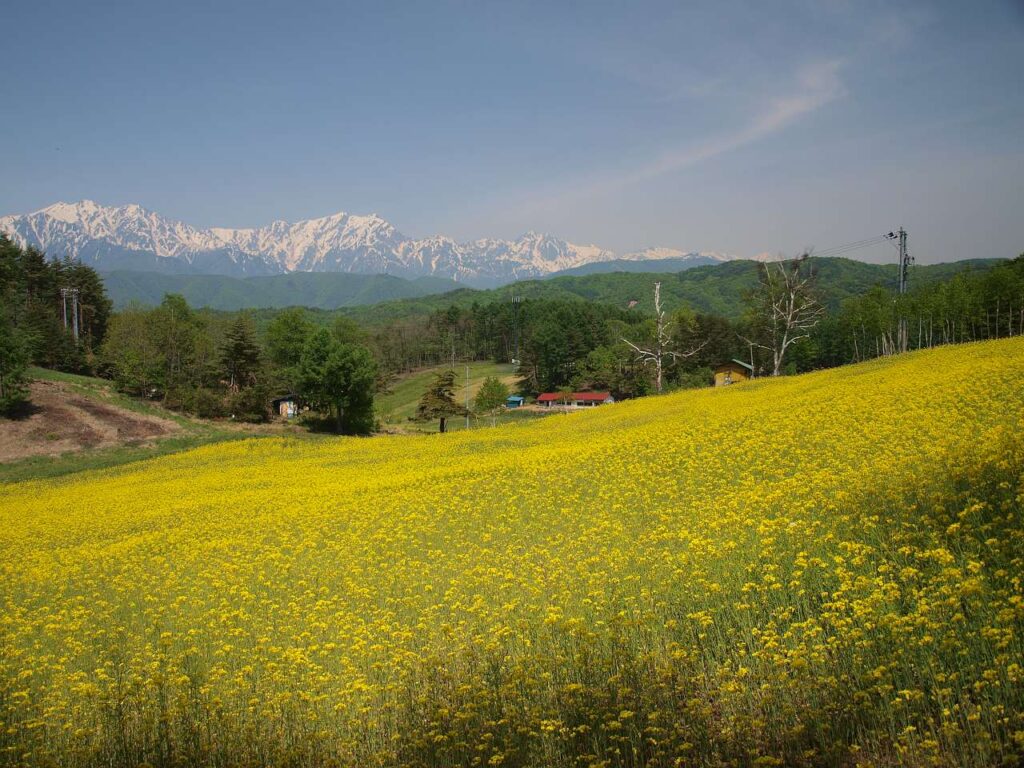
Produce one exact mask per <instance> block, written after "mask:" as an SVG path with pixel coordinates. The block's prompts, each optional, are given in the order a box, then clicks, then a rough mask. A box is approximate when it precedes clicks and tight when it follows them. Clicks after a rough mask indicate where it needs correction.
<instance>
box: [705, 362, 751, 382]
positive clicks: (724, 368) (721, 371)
mask: <svg viewBox="0 0 1024 768" xmlns="http://www.w3.org/2000/svg"><path fill="white" fill-rule="evenodd" d="M752 378H754V369H753V368H751V367H750V365H748V364H747V363H744V362H741V361H739V360H730V361H729V362H727V363H722V364H721V365H719V366H718V367H716V368H715V386H716V387H724V386H727V385H729V384H736V383H738V382H741V381H748V380H750V379H752Z"/></svg>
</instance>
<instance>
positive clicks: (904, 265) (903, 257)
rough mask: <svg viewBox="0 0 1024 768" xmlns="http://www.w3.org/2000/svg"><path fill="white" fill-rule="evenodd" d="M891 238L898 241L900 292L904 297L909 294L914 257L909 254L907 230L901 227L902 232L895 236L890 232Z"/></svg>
mask: <svg viewBox="0 0 1024 768" xmlns="http://www.w3.org/2000/svg"><path fill="white" fill-rule="evenodd" d="M889 237H891V238H894V239H896V240H898V246H897V248H898V249H899V252H900V274H899V292H900V295H901V296H902V295H903V294H904V293H906V292H907V279H908V278H909V277H910V265H911V264H913V263H914V257H913V256H911V255H910V254H909V253H907V230H905V229H904V228H903V227H900V231H899V232H897V233H896V234H895V235H894V234H893V233H892V232H890V233H889Z"/></svg>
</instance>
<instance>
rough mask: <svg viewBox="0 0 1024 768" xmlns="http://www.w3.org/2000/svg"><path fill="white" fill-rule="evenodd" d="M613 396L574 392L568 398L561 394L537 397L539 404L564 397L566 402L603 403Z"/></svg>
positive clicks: (554, 393)
mask: <svg viewBox="0 0 1024 768" xmlns="http://www.w3.org/2000/svg"><path fill="white" fill-rule="evenodd" d="M611 396H612V395H611V392H573V393H571V394H569V395H568V396H566V395H563V394H562V393H561V392H545V393H544V394H543V395H538V396H537V402H538V403H548V402H551V401H553V400H561V399H562V398H563V397H564V398H565V399H566V400H583V401H584V402H595V403H603V402H604V401H605V400H607V399H608V398H609V397H611Z"/></svg>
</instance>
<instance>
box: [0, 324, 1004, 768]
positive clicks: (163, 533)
mask: <svg viewBox="0 0 1024 768" xmlns="http://www.w3.org/2000/svg"><path fill="white" fill-rule="evenodd" d="M1021 377H1024V339H1012V340H1007V341H1001V342H990V343H985V344H973V345H962V346H958V347H947V348H943V349H939V350H934V351H930V352H922V353H914V354H910V355H906V356H903V357H900V358H896V359H888V360H876V361H872V362H870V363H866V364H862V365H857V366H850V367H846V368H841V369H834V370H830V371H822V372H816V373H813V374H808V375H804V376H797V377H790V378H785V379H782V380H761V381H758V382H753V383H750V384H743V385H738V386H735V387H731V388H728V389H726V390H712V389H708V390H701V391H691V392H684V393H678V394H673V395H668V396H665V397H663V398H647V399H643V400H639V401H634V402H629V403H622V404H618V405H615V406H608V407H605V408H601V409H597V410H595V411H593V412H587V413H580V414H574V415H567V416H553V417H551V418H548V419H544V420H542V421H539V422H535V423H533V424H530V425H521V426H517V427H505V428H499V429H493V430H480V431H476V432H473V433H469V434H456V435H449V436H446V437H443V438H442V437H438V436H416V437H405V438H381V439H372V440H334V441H329V442H324V443H319V444H309V443H297V442H294V441H285V440H265V441H252V442H246V443H235V444H231V445H221V446H208V447H204V448H201V449H198V450H196V451H192V452H188V453H183V454H178V455H176V456H171V457H164V458H161V459H157V460H154V461H151V462H145V463H141V464H138V465H134V466H132V467H125V468H120V469H118V470H107V471H102V472H89V473H82V474H81V475H78V476H77V477H76V478H74V479H73V480H71V481H69V482H67V483H63V484H54V483H48V482H40V483H28V484H24V485H20V486H13V487H11V488H9V489H8V490H7V493H6V495H4V496H2V497H0V563H9V564H11V563H14V564H16V565H11V566H8V567H6V568H3V567H0V594H4V595H5V596H6V597H5V601H4V602H3V603H0V626H3V627H4V631H5V633H6V634H5V640H6V643H7V647H8V649H9V653H7V654H6V655H4V656H0V690H5V691H12V692H13V693H12V694H11V695H10V696H8V697H7V698H5V699H4V700H3V701H2V702H0V706H4V707H6V710H4V712H3V714H4V715H5V722H6V724H7V725H8V730H7V731H6V733H5V738H6V739H7V742H6V743H9V744H11V745H13V746H15V747H16V748H17V749H18V750H22V751H23V752H24V753H25V754H27V755H29V756H31V758H32V762H35V763H36V764H50V763H58V764H62V765H66V766H72V767H74V766H79V765H82V766H84V765H91V764H95V763H98V762H99V761H100V759H101V757H105V758H106V762H107V763H108V764H110V761H111V760H113V762H114V764H127V763H132V764H139V763H141V762H144V761H146V762H150V763H154V764H155V763H159V762H161V761H163V762H177V763H180V764H187V763H189V762H215V763H217V764H220V765H225V766H227V765H253V764H279V763H284V762H288V763H290V764H296V765H312V764H323V763H328V762H330V763H335V764H339V765H352V766H355V765H410V766H412V765H415V766H427V765H477V764H481V765H487V764H490V765H503V766H505V768H508V767H509V766H537V765H545V766H555V765H557V766H570V765H572V766H578V765H581V764H602V765H608V766H612V765H615V766H618V765H622V766H626V765H630V766H633V765H659V766H660V765H672V764H692V765H723V764H732V765H808V766H811V765H821V766H825V765H844V766H845V765H850V766H853V765H868V764H871V765H896V764H901V765H920V766H924V765H930V766H982V765H991V764H996V763H1000V762H1001V763H1004V764H1018V763H1019V760H1020V759H1021V757H1022V754H1021V752H1022V749H1021V748H1022V746H1024V745H1021V744H1020V743H1017V742H1015V738H1016V737H1015V736H1014V734H1015V733H1017V732H1019V731H1021V730H1024V674H1022V673H1021V671H1020V665H1019V660H1020V658H1021V655H1022V653H1024V646H1022V640H1021V635H1020V632H1019V628H1020V624H1021V622H1022V621H1024V608H1022V607H1021V606H1024V594H1022V586H1021V583H1020V580H1019V576H1018V574H1019V572H1020V565H1021V562H1024V537H1022V534H1021V530H1020V515H1021V513H1022V512H1024V509H1022V502H1024V497H1021V495H1020V492H1021V485H1020V483H1021V477H1022V473H1024V442H1022V440H1021V427H1022V424H1021V421H1020V419H1021V414H1022V413H1024V390H1022V389H1021V388H1020V386H1019V381H1020V379H1021ZM908 387H910V388H911V389H912V391H913V393H914V396H913V398H912V399H908V398H907V395H906V393H907V391H908ZM69 617H73V620H70V618H69ZM112 627H113V628H116V633H114V632H111V628H112ZM26 671H29V672H31V673H30V674H22V673H23V672H26ZM4 683H6V684H7V685H8V687H6V688H5V687H3V684H4ZM111 713H115V714H116V713H122V714H120V715H119V717H120V718H121V719H120V720H118V721H117V722H116V723H114V725H115V726H116V727H108V724H109V723H110V722H111V721H110V719H109V718H110V717H111ZM168 752H169V753H170V754H171V755H172V758H168V757H167V754H168ZM584 757H585V759H580V758H584ZM762 758H763V759H762Z"/></svg>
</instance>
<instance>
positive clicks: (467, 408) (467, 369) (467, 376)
mask: <svg viewBox="0 0 1024 768" xmlns="http://www.w3.org/2000/svg"><path fill="white" fill-rule="evenodd" d="M466 429H469V363H467V364H466Z"/></svg>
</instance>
